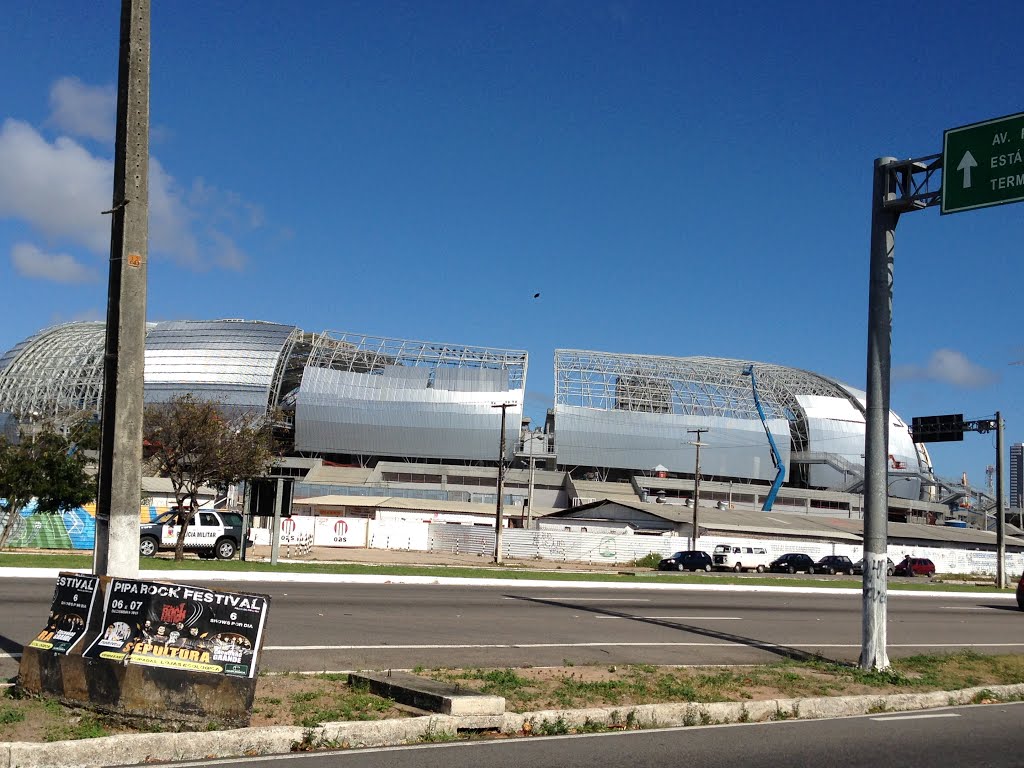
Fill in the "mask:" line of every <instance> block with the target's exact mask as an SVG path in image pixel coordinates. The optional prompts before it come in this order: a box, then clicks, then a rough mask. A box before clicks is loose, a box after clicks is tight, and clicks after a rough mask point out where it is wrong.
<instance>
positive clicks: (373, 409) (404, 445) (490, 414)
mask: <svg viewBox="0 0 1024 768" xmlns="http://www.w3.org/2000/svg"><path fill="white" fill-rule="evenodd" d="M500 403H512V404H513V407H511V408H509V409H508V410H507V415H506V421H505V436H506V457H511V455H512V452H513V449H514V446H515V441H516V437H517V436H518V434H519V427H520V423H521V421H522V413H523V390H522V389H509V390H505V391H503V392H479V391H477V392H466V391H456V390H450V389H437V388H435V387H427V386H424V384H423V383H422V379H421V378H419V377H414V378H412V379H406V378H404V377H400V376H384V375H379V374H375V373H351V372H348V371H337V370H332V369H328V368H317V367H312V366H307V367H306V369H305V371H304V373H303V376H302V386H301V387H300V388H299V393H298V397H297V399H296V408H295V447H296V449H297V450H300V451H312V452H317V453H351V454H360V455H374V456H413V457H424V458H449V459H481V460H492V461H493V460H494V459H495V457H496V456H497V454H498V442H499V439H500V432H501V410H500V409H498V408H494V407H493V406H494V405H497V404H500Z"/></svg>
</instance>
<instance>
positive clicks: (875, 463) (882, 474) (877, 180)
mask: <svg viewBox="0 0 1024 768" xmlns="http://www.w3.org/2000/svg"><path fill="white" fill-rule="evenodd" d="M891 162H895V158H891V157H880V158H878V159H877V160H875V176H874V183H873V185H872V190H871V262H870V267H869V280H868V283H869V288H868V357H867V407H866V413H865V429H864V438H865V440H864V503H865V505H866V509H865V510H864V582H863V623H862V633H861V651H860V667H861V669H864V670H881V669H887V668H888V667H889V657H888V654H887V652H886V600H887V598H888V582H887V581H886V578H887V575H886V557H887V548H888V543H889V528H888V523H889V506H888V503H889V500H888V486H887V483H886V480H887V474H888V469H887V467H886V457H887V456H888V454H889V368H890V362H891V352H892V350H891V346H892V286H893V264H894V255H895V237H896V223H897V221H898V220H899V214H898V213H896V212H894V211H892V210H888V209H886V208H885V201H886V200H890V199H893V198H895V185H894V176H893V174H892V173H891V172H890V170H889V169H888V168H887V167H886V166H887V165H888V164H889V163H891Z"/></svg>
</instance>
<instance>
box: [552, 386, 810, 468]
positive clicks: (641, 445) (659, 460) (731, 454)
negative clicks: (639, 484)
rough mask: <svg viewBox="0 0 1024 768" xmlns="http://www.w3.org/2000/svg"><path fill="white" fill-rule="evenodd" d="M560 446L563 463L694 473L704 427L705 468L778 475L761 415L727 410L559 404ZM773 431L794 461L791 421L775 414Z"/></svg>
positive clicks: (784, 456)
mask: <svg viewBox="0 0 1024 768" xmlns="http://www.w3.org/2000/svg"><path fill="white" fill-rule="evenodd" d="M555 424H556V425H557V427H556V430H557V431H556V433H555V448H556V450H557V452H558V462H559V464H568V465H578V466H590V467H622V468H626V469H637V470H647V469H653V468H654V467H656V466H658V465H659V464H660V465H662V466H663V467H665V468H666V469H668V470H669V471H670V472H680V473H689V474H692V473H693V470H694V464H695V461H696V448H695V447H694V446H693V445H691V444H690V443H691V442H692V441H693V440H694V439H695V437H696V435H692V434H689V433H688V432H687V430H690V429H698V428H703V429H707V430H708V432H707V433H705V434H703V435H702V436H701V442H702V443H704V446H703V447H702V450H701V454H700V460H701V474H702V475H704V476H709V475H721V476H727V477H742V478H749V479H751V480H767V481H771V480H774V479H775V467H774V465H773V464H772V456H771V448H770V446H769V445H768V437H767V436H766V435H765V432H764V427H763V426H762V424H761V422H760V421H755V420H753V419H734V418H728V417H724V416H698V415H676V414H666V413H644V412H640V411H611V410H604V409H596V408H582V407H579V406H570V405H557V406H556V407H555ZM768 426H769V428H770V429H771V432H772V437H773V438H774V440H775V443H776V445H777V446H778V449H779V452H780V453H781V454H782V460H783V463H785V464H787V465H788V464H789V450H790V449H789V446H790V435H789V422H788V421H786V420H785V419H771V420H769V422H768Z"/></svg>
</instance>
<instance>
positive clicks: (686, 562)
mask: <svg viewBox="0 0 1024 768" xmlns="http://www.w3.org/2000/svg"><path fill="white" fill-rule="evenodd" d="M711 566H712V561H711V555H709V554H708V553H707V552H704V551H702V550H699V549H689V550H686V551H685V552H676V553H674V554H671V555H669V556H668V557H666V558H665V559H664V560H662V561H661V562H660V563H658V570H659V571H710V570H711Z"/></svg>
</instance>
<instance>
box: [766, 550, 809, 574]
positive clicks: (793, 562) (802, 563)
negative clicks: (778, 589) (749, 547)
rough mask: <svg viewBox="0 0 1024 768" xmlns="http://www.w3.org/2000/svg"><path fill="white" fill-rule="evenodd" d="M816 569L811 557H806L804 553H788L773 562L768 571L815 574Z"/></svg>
mask: <svg viewBox="0 0 1024 768" xmlns="http://www.w3.org/2000/svg"><path fill="white" fill-rule="evenodd" d="M814 569H815V565H814V560H812V559H811V556H810V555H805V554H803V553H802V552H787V553H786V554H784V555H783V556H782V557H779V558H776V559H775V560H772V563H771V565H769V566H768V570H769V571H771V572H772V573H796V572H797V571H807V573H814Z"/></svg>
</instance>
